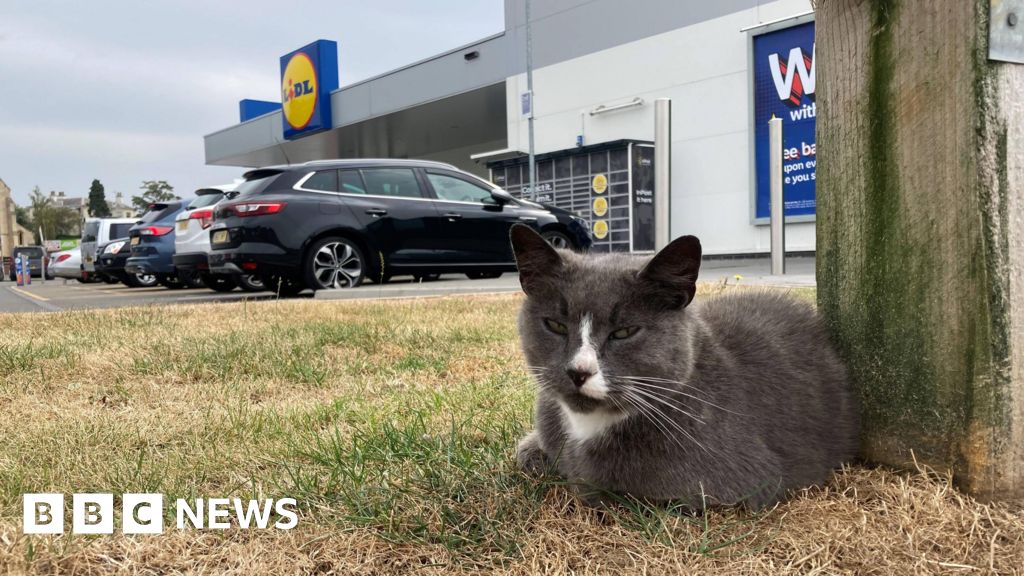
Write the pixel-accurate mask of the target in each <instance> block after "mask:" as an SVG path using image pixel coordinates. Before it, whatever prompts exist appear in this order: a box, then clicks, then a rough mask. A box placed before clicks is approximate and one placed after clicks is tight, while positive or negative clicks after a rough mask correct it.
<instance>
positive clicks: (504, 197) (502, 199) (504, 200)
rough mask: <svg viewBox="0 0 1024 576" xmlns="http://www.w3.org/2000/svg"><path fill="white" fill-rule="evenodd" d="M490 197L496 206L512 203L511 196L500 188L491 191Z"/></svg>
mask: <svg viewBox="0 0 1024 576" xmlns="http://www.w3.org/2000/svg"><path fill="white" fill-rule="evenodd" d="M491 197H492V198H494V199H495V200H496V201H497V202H498V204H508V203H509V202H511V201H512V195H511V194H509V193H508V192H506V191H504V190H502V189H501V188H495V189H494V190H491Z"/></svg>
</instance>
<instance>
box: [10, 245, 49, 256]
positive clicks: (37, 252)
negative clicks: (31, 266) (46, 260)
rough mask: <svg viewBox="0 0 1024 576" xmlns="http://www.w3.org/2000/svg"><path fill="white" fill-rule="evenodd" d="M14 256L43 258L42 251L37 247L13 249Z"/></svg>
mask: <svg viewBox="0 0 1024 576" xmlns="http://www.w3.org/2000/svg"><path fill="white" fill-rule="evenodd" d="M14 254H15V255H18V254H27V255H28V257H29V258H42V257H43V249H42V248H39V247H38V246H37V247H29V248H15V249H14Z"/></svg>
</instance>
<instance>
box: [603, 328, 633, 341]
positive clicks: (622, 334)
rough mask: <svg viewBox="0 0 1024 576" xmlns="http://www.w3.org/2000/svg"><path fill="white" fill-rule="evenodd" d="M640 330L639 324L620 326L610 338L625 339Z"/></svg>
mask: <svg viewBox="0 0 1024 576" xmlns="http://www.w3.org/2000/svg"><path fill="white" fill-rule="evenodd" d="M637 330H640V327H639V326H629V327H627V328H619V329H618V330H616V331H615V332H612V333H611V334H609V335H608V339H609V340H625V339H626V338H629V337H630V336H632V335H633V334H636V333H637Z"/></svg>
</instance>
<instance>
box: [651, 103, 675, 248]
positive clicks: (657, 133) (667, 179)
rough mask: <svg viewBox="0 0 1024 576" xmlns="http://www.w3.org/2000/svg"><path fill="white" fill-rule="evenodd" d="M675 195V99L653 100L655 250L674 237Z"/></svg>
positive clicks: (666, 244)
mask: <svg viewBox="0 0 1024 576" xmlns="http://www.w3.org/2000/svg"><path fill="white" fill-rule="evenodd" d="M671 196H672V100H671V99H670V98H658V99H657V100H655V101H654V249H655V250H661V249H662V248H664V247H665V246H668V243H669V241H670V240H671V239H672V231H671V230H669V222H670V220H669V216H670V214H669V210H671V207H670V204H669V200H670V198H671Z"/></svg>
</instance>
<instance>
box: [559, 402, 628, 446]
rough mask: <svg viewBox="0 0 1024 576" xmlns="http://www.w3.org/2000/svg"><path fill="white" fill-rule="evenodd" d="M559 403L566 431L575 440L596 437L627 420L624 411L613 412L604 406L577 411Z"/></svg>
mask: <svg viewBox="0 0 1024 576" xmlns="http://www.w3.org/2000/svg"><path fill="white" fill-rule="evenodd" d="M558 404H559V405H560V406H561V407H562V417H563V421H564V422H565V431H566V432H567V433H568V434H569V437H570V438H572V439H574V440H590V439H592V438H596V437H598V436H600V435H602V434H604V433H605V432H607V431H608V430H609V429H610V428H612V427H613V426H615V425H616V424H618V423H619V422H622V421H623V420H625V419H626V416H627V415H626V414H623V413H622V412H612V411H610V410H606V409H604V408H598V409H597V410H594V411H591V412H576V411H574V410H570V409H569V407H568V406H566V405H565V404H563V403H561V402H559V403H558Z"/></svg>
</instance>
